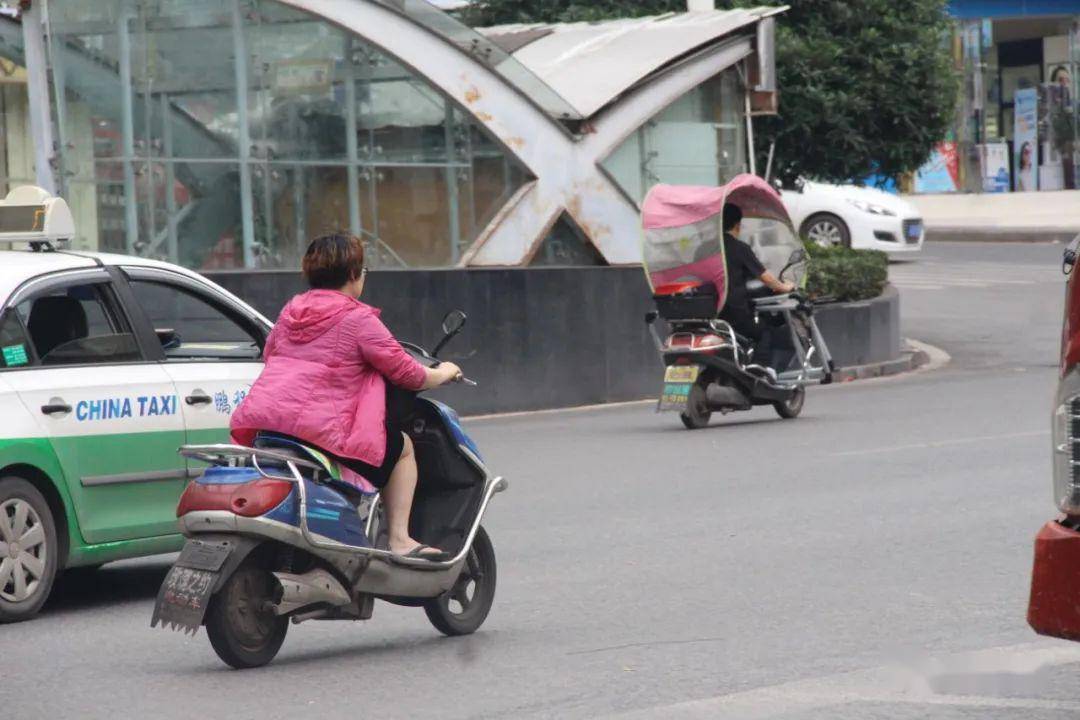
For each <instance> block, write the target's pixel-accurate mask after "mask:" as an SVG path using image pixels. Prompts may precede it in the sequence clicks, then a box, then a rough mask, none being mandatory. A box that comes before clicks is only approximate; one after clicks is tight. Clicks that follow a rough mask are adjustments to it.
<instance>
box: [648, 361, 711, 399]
mask: <svg viewBox="0 0 1080 720" xmlns="http://www.w3.org/2000/svg"><path fill="white" fill-rule="evenodd" d="M700 373H701V367H700V366H699V365H672V366H670V367H668V368H667V370H665V371H664V389H663V392H661V393H660V405H659V407H658V408H657V409H658V410H685V409H686V401H687V399H688V398H689V397H690V388H692V387H693V386H694V383H695V382H697V379H698V375H699V374H700Z"/></svg>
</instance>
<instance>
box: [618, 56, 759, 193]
mask: <svg viewBox="0 0 1080 720" xmlns="http://www.w3.org/2000/svg"><path fill="white" fill-rule="evenodd" d="M744 92H745V91H744V88H743V85H742V82H741V80H740V78H739V72H738V69H737V68H731V69H729V70H726V71H724V72H723V73H721V74H720V75H717V76H716V77H714V78H712V79H711V80H709V81H707V82H705V83H703V84H701V85H699V86H698V87H696V88H694V89H693V90H691V91H690V92H688V93H687V94H685V95H683V96H682V97H681V98H679V99H678V100H677V101H675V102H674V103H672V104H671V105H669V106H668V107H666V108H664V109H663V110H661V111H660V112H659V113H657V114H656V115H655V116H653V118H652V119H650V120H649V121H648V122H647V123H645V125H643V126H642V127H641V128H639V129H638V130H637V132H635V133H634V134H632V135H631V136H630V137H628V138H627V139H626V140H625V141H624V142H623V143H622V144H621V145H619V147H618V148H617V149H616V150H615V152H613V153H612V154H611V155H610V156H609V157H608V158H607V159H606V160H605V161H604V163H603V167H604V170H606V171H607V173H608V174H609V175H611V177H612V178H614V179H615V181H616V182H617V183H618V184H619V187H621V188H622V189H623V191H624V192H626V194H627V195H629V196H630V197H631V198H633V200H634V201H635V202H637V203H640V202H641V201H642V200H643V199H644V198H645V193H647V192H648V191H649V188H651V187H652V186H653V185H655V184H657V183H670V184H673V185H722V184H724V183H726V182H727V181H728V180H730V179H731V178H733V177H735V176H736V175H738V174H739V173H743V172H747V170H748V168H747V139H746V117H745V106H744V96H745V95H744Z"/></svg>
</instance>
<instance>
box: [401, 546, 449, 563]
mask: <svg viewBox="0 0 1080 720" xmlns="http://www.w3.org/2000/svg"><path fill="white" fill-rule="evenodd" d="M425 550H437V551H438V552H433V553H432V552H429V553H425V552H424V551H425ZM400 557H403V558H409V559H410V560H430V561H431V562H446V561H447V560H449V559H450V553H448V552H446V551H444V550H439V549H438V548H434V547H432V546H430V545H424V544H420V545H417V546H416V547H414V548H413V549H412V550H410V551H409V552H407V553H405V554H404V555H401V556H400Z"/></svg>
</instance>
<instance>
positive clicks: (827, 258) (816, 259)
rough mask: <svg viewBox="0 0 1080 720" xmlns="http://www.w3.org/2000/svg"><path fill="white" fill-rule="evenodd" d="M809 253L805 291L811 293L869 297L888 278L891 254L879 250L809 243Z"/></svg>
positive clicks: (836, 297)
mask: <svg viewBox="0 0 1080 720" xmlns="http://www.w3.org/2000/svg"><path fill="white" fill-rule="evenodd" d="M806 250H807V252H808V253H809V255H810V268H809V273H810V275H809V277H808V278H807V282H806V291H807V293H808V294H809V295H810V297H827V298H829V299H830V300H835V301H836V302H851V301H855V300H869V299H870V298H875V297H877V296H878V295H880V294H881V293H882V291H883V290H884V289H885V285H886V284H887V283H888V282H889V258H888V255H886V254H885V253H883V252H881V251H880V250H852V249H850V248H845V247H831V248H823V247H821V246H819V245H816V244H814V243H806Z"/></svg>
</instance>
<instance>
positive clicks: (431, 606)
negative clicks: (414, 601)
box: [424, 527, 495, 637]
mask: <svg viewBox="0 0 1080 720" xmlns="http://www.w3.org/2000/svg"><path fill="white" fill-rule="evenodd" d="M494 602H495V548H494V547H493V546H492V544H491V538H489V537H488V534H487V532H486V531H485V530H484V528H482V527H481V528H480V529H479V530H478V531H477V533H476V537H475V538H474V539H473V545H472V548H471V549H470V550H469V555H468V558H467V560H466V563H465V567H463V568H462V569H461V575H460V576H459V577H458V580H457V582H456V583H454V587H452V588H450V589H449V590H448V591H446V592H445V593H443V594H442V595H440V596H439V597H437V598H435V599H433V600H429V601H428V602H427V603H425V604H424V612H425V613H426V614H427V616H428V620H430V621H431V624H432V625H434V626H435V629H436V630H438V631H439V632H441V633H442V634H443V635H449V636H451V637H453V636H456V635H469V634H471V633H474V632H476V631H477V630H478V629H479V628H480V626H481V625H483V624H484V620H486V619H487V616H488V612H490V610H491V605H492V603H494Z"/></svg>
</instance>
